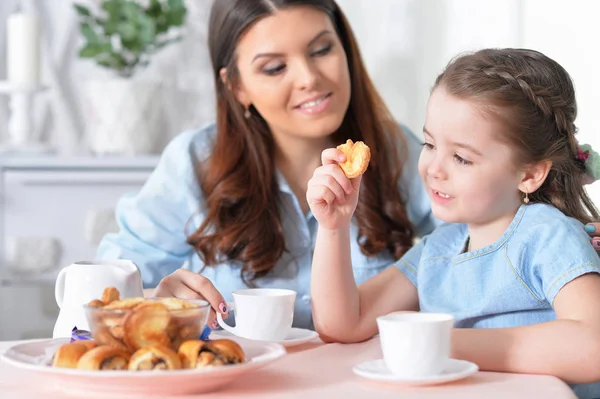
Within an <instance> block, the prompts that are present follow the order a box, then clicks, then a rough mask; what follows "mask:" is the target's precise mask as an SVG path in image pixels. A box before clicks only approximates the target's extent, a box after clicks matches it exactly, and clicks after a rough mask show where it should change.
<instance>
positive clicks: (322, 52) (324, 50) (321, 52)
mask: <svg viewBox="0 0 600 399" xmlns="http://www.w3.org/2000/svg"><path fill="white" fill-rule="evenodd" d="M330 51H331V44H328V45H327V46H325V47H323V48H321V49H319V50H316V51H313V52H312V53H311V55H313V56H317V57H319V56H321V55H325V54H328V53H329V52H330Z"/></svg>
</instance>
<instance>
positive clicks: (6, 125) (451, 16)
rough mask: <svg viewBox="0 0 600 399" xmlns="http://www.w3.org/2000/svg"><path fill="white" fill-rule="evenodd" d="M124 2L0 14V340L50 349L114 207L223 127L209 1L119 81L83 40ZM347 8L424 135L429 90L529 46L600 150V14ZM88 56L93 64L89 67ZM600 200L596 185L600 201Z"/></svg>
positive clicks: (562, 9) (561, 7) (201, 1)
mask: <svg viewBox="0 0 600 399" xmlns="http://www.w3.org/2000/svg"><path fill="white" fill-rule="evenodd" d="M111 1H113V0H80V1H78V2H77V3H78V4H80V5H82V6H83V7H85V10H83V9H81V8H80V9H79V12H78V11H77V10H76V8H75V7H74V3H73V2H72V1H71V0H2V1H0V80H4V81H3V84H0V144H1V146H0V251H1V252H0V254H1V255H2V256H1V257H0V259H2V261H1V263H0V340H6V339H22V338H32V337H48V336H50V335H51V332H52V326H53V324H54V320H55V318H56V314H57V311H58V309H57V308H56V304H55V300H54V279H55V277H56V273H57V270H59V269H60V267H63V266H66V265H68V264H70V263H72V262H73V261H76V260H85V259H88V260H89V259H92V258H93V257H94V249H95V246H96V245H97V243H98V241H99V239H100V237H101V236H102V235H103V234H104V233H105V232H107V231H111V230H114V229H115V228H116V226H115V223H114V218H113V216H112V215H113V209H114V205H115V202H116V200H117V198H118V197H119V196H120V195H121V194H122V193H123V192H125V191H129V190H135V189H137V188H138V187H139V186H140V185H141V184H143V182H144V180H145V179H146V177H147V176H148V174H149V173H150V172H151V171H152V169H153V167H154V165H155V164H156V161H157V156H158V154H160V152H161V150H162V148H163V147H164V145H165V143H166V142H167V141H168V140H169V139H170V138H171V137H173V136H174V135H176V134H177V133H178V132H181V131H183V130H186V129H193V128H198V127H201V126H203V125H205V124H207V123H210V122H212V121H213V118H214V109H213V105H214V98H213V88H212V81H211V72H210V61H209V59H208V52H207V49H206V41H207V32H206V27H207V19H208V13H209V10H210V5H211V0H181V3H182V5H183V7H184V8H185V11H186V15H185V18H184V19H182V18H181V15H180V8H178V7H180V5H178V3H179V2H178V1H173V2H169V4H171V5H172V6H173V9H172V10H170V14H169V15H166V17H165V18H166V20H168V21H170V26H168V25H165V29H167V28H168V29H167V31H165V34H164V35H163V37H161V39H160V40H159V42H160V43H161V45H164V48H162V50H161V51H160V52H158V53H157V54H155V55H153V56H152V58H151V59H150V60H149V63H148V65H147V66H146V67H144V68H137V69H133V70H125V72H123V70H121V73H120V75H121V76H120V77H119V78H118V79H115V77H116V75H118V74H115V71H114V69H113V70H111V69H106V68H100V67H99V66H98V65H97V63H96V62H94V61H93V60H92V58H94V57H96V58H98V57H100V56H101V55H102V48H101V45H100V42H101V40H100V39H102V38H98V37H95V36H94V35H92V34H90V33H89V32H86V31H85V29H82V28H81V26H80V22H82V21H85V16H86V12H89V13H90V14H91V15H92V16H93V15H95V14H94V13H97V12H98V11H99V10H100V8H101V7H102V6H103V3H106V2H108V3H110V2H111ZM149 1H150V0H148V1H141V3H146V4H148V2H149ZM164 3H167V2H166V1H165V2H164ZM338 3H339V4H340V6H341V7H342V9H343V10H344V12H345V13H346V15H347V17H348V19H349V20H350V23H351V25H352V27H353V29H354V33H355V35H356V37H357V39H358V42H359V45H360V48H361V51H362V55H363V58H364V60H365V62H366V65H367V67H368V70H369V72H370V74H371V76H372V78H373V80H374V82H375V84H376V86H377V88H378V89H379V90H380V92H381V94H382V95H383V97H384V99H385V100H386V102H387V105H388V106H389V108H390V109H391V111H392V112H393V114H394V116H395V117H396V118H397V119H398V120H399V121H401V122H403V123H404V124H406V125H407V126H408V127H409V128H411V129H412V130H413V131H414V132H415V133H417V134H420V132H421V128H422V125H423V121H424V115H425V105H426V102H427V98H428V94H429V89H430V87H431V85H432V83H433V81H434V79H435V77H436V76H437V74H439V73H440V72H441V70H442V69H443V67H444V66H445V64H446V63H447V62H448V61H449V60H450V59H451V58H452V57H453V56H455V55H457V54H459V53H461V52H464V51H471V50H477V49H480V48H484V47H528V48H533V49H536V50H539V51H542V52H544V53H545V54H547V55H548V56H550V57H552V58H554V59H556V60H557V61H558V62H560V63H561V64H562V65H563V66H564V67H565V68H566V69H567V70H568V71H569V72H570V74H571V76H572V78H573V80H574V82H575V86H576V90H577V99H578V105H579V114H578V118H577V126H578V127H579V140H580V142H586V143H590V144H592V145H593V146H595V147H596V148H600V138H599V136H598V134H597V130H598V129H599V127H600V112H599V109H600V77H599V76H598V65H599V64H600V55H599V54H600V53H599V52H598V51H597V48H598V46H597V41H598V38H599V37H600V27H599V24H598V22H597V15H598V12H599V11H600V2H590V1H586V0H570V1H568V2H567V1H566V0H486V1H479V0H368V1H367V0H338ZM86 10H87V11H86ZM132 12H134V11H132ZM159 14H160V13H159V12H157V14H156V17H157V18H159V17H161V15H159ZM31 16H35V18H31ZM90 18H91V17H90ZM90 21H91V20H90ZM125 33H127V32H125ZM179 37H180V38H181V39H179V40H178V38H179ZM153 39H156V40H158V39H157V38H153ZM82 48H86V49H87V50H86V51H87V54H86V57H92V58H82V57H81V56H80V51H81V49H82ZM28 51H29V52H28ZM81 55H84V54H81ZM104 62H107V63H112V64H111V65H116V64H118V63H119V59H106V60H105V61H104ZM115 63H116V64H115ZM15 82H17V84H15ZM597 107H598V108H597ZM599 187H600V186H598V184H593V185H591V186H589V192H590V194H591V195H592V198H593V199H594V200H595V201H596V202H598V201H599V200H600V188H599ZM9 303H10V304H11V305H10V306H9V305H8V304H9ZM14 303H18V304H19V306H18V307H17V306H14V305H12V304H14Z"/></svg>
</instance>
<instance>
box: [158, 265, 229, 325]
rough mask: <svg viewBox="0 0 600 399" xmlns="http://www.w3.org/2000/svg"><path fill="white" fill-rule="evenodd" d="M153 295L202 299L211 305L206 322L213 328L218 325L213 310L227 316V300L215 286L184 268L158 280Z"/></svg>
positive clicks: (224, 316)
mask: <svg viewBox="0 0 600 399" xmlns="http://www.w3.org/2000/svg"><path fill="white" fill-rule="evenodd" d="M153 296H155V297H175V298H182V299H204V300H206V301H207V302H208V303H210V305H211V306H212V310H211V312H210V315H209V316H208V321H207V324H208V326H210V328H212V329H215V328H217V327H218V326H219V324H218V322H217V319H216V315H215V312H220V313H221V314H222V315H223V318H226V317H227V316H228V311H229V310H228V309H227V302H225V299H223V296H222V295H221V293H220V292H219V291H217V289H216V288H215V286H214V285H213V284H212V283H211V282H210V280H209V279H207V278H206V277H204V276H201V275H199V274H197V273H194V272H192V271H190V270H186V269H178V270H176V271H175V272H173V273H171V274H169V275H168V276H167V277H165V278H163V279H162V280H160V283H159V284H158V287H156V288H155V289H154V292H153Z"/></svg>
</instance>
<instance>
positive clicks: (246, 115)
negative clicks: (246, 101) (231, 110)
mask: <svg viewBox="0 0 600 399" xmlns="http://www.w3.org/2000/svg"><path fill="white" fill-rule="evenodd" d="M251 116H252V114H251V113H250V106H248V107H246V112H244V118H246V119H250V117H251Z"/></svg>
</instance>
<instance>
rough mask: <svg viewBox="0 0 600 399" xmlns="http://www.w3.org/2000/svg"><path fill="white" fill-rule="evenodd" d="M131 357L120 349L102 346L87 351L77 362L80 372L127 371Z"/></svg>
mask: <svg viewBox="0 0 600 399" xmlns="http://www.w3.org/2000/svg"><path fill="white" fill-rule="evenodd" d="M130 357H131V355H130V354H129V353H128V352H126V351H124V350H122V349H119V348H114V347H112V346H107V345H102V346H98V347H96V348H94V349H90V350H89V351H87V352H86V353H85V354H84V355H83V356H81V358H80V359H79V361H78V362H77V368H78V369H80V370H127V365H128V363H129V358H130Z"/></svg>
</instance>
